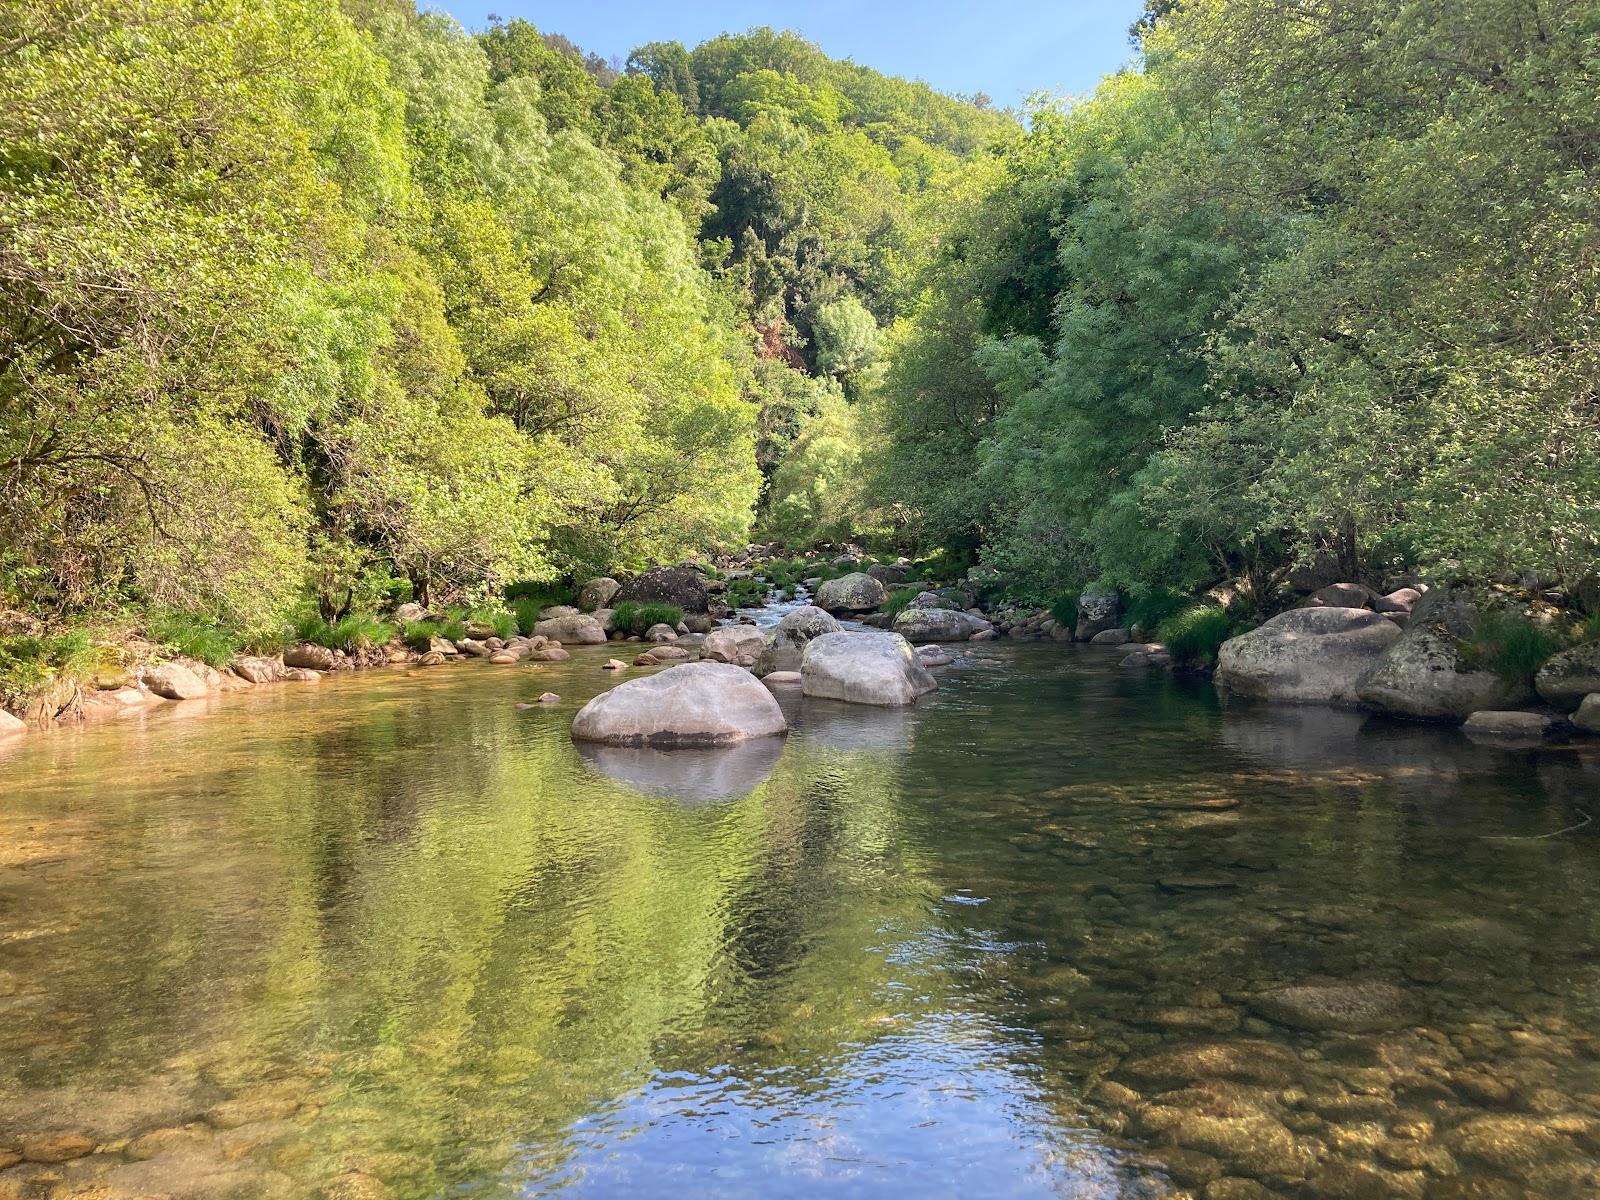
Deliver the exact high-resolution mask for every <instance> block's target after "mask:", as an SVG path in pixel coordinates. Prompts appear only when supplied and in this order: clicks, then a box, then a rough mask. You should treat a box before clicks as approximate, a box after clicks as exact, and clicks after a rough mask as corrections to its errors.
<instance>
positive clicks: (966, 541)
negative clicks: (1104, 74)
mask: <svg viewBox="0 0 1600 1200" xmlns="http://www.w3.org/2000/svg"><path fill="white" fill-rule="evenodd" d="M1132 36H1133V39H1134V43H1135V44H1134V46H1133V47H1132V48H1131V49H1130V56H1131V60H1132V65H1131V66H1129V67H1128V68H1127V69H1125V70H1123V71H1121V72H1120V73H1118V74H1115V75H1113V76H1110V77H1108V78H1107V79H1106V80H1105V81H1104V82H1103V83H1102V84H1101V86H1100V87H1099V88H1098V89H1097V90H1096V91H1095V92H1094V93H1093V94H1092V95H1091V96H1088V97H1083V98H1078V99H1074V100H1070V101H1067V100H1059V99H1043V98H1042V99H1040V100H1039V101H1037V102H1036V103H1034V104H1033V105H1031V106H1030V108H1029V110H1028V111H1027V112H1026V113H1023V114H1014V113H1010V112H999V111H995V110H993V109H992V108H991V106H990V105H989V103H988V102H987V100H986V99H985V98H984V97H981V96H979V97H972V98H964V97H950V96H945V95H942V94H940V93H938V92H936V91H934V90H932V89H930V88H929V87H927V86H924V85H922V84H918V83H911V82H906V81H903V80H899V79H893V78H889V77H886V76H884V75H882V74H879V73H877V72H875V71H872V70H870V69H868V68H866V67H864V66H859V65H856V64H854V63H851V62H848V61H839V60H834V59H830V58H828V57H827V56H825V55H824V54H823V53H822V52H821V51H820V50H819V49H818V48H817V47H815V46H813V45H811V44H809V43H808V42H806V41H805V40H804V39H802V38H800V37H798V36H796V35H793V34H788V33H778V32H774V31H772V30H768V29H756V30H752V31H750V32H748V33H745V34H742V35H727V36H722V37H719V38H716V39H713V40H711V41H708V42H706V43H704V44H702V45H700V46H698V47H696V48H694V49H692V50H691V49H688V48H686V47H684V46H682V45H680V44H678V43H656V44H652V45H648V46H643V47H640V48H638V49H636V50H635V51H634V52H633V53H632V54H631V55H630V56H629V58H628V59H627V61H626V63H625V64H616V65H613V64H608V63H606V62H604V61H602V60H601V59H599V58H598V57H596V56H594V55H592V54H586V53H585V52H584V51H583V50H582V49H581V48H579V47H576V46H574V45H572V44H571V43H570V42H569V41H567V40H566V39H565V38H563V37H561V36H560V35H559V32H558V31H553V30H550V31H543V30H538V29H536V28H534V27H533V26H531V25H529V24H527V23H525V22H522V21H512V22H496V23H495V24H494V25H493V26H491V27H490V28H489V29H487V30H486V31H483V32H480V33H477V34H470V33H468V32H466V31H463V30H462V29H461V28H460V27H458V26H457V25H456V24H455V23H454V22H452V21H451V20H449V19H448V18H446V17H443V16H441V15H437V14H430V13H419V12H418V11H417V10H416V9H415V8H414V6H413V5H412V3H411V0H346V3H345V4H344V5H343V8H342V10H341V9H339V8H336V7H330V6H327V5H316V4H311V3H309V2H307V0H252V2H251V3H245V2H244V0H206V2H205V3H200V4H195V3H180V2H179V0H59V2H54V3H49V4H44V3H39V2H37V0H4V2H3V3H0V329H3V333H0V354H3V360H0V530H3V534H4V536H3V539H0V592H3V593H4V596H3V601H4V606H5V607H6V608H7V609H9V610H11V612H12V617H13V618H16V622H22V621H23V617H24V616H25V617H26V618H27V620H28V621H32V622H33V623H34V624H33V625H31V626H27V628H37V624H38V621H39V620H40V619H43V620H44V621H46V622H48V623H50V624H51V626H52V627H53V628H59V627H62V626H63V625H71V624H73V623H74V622H82V621H88V622H91V623H93V622H100V623H101V625H102V627H103V626H104V625H105V623H106V622H108V621H110V622H112V623H115V622H118V621H120V622H121V623H122V625H123V626H124V627H137V626H138V625H139V623H140V622H145V623H157V624H159V622H161V621H163V620H165V621H168V622H170V621H172V620H174V619H181V620H186V621H191V622H194V621H198V622H202V623H205V624H207V625H210V626H215V627H217V628H224V629H227V630H230V631H233V633H234V634H235V635H236V636H238V637H240V638H244V639H247V640H248V639H249V638H251V637H256V636H259V637H263V638H269V639H270V638H271V637H272V636H274V631H281V630H282V628H283V627H284V624H285V622H286V621H291V620H293V619H294V615H295V614H296V613H300V612H305V611H308V610H314V611H316V612H318V613H320V614H321V616H322V617H323V618H325V619H334V618H337V617H340V616H343V615H345V614H348V613H351V612H364V611H376V610H379V609H381V608H383V607H385V606H387V605H391V604H393V603H394V602H395V600H396V599H398V598H402V597H403V598H408V599H410V598H415V599H417V600H421V601H424V602H428V601H435V600H439V599H448V598H451V597H462V596H465V597H469V598H470V597H472V596H475V595H476V596H487V595H490V594H496V593H498V592H500V591H501V589H503V588H504V587H505V586H507V585H508V584H512V583H514V582H515V581H519V580H520V581H558V580H562V579H571V578H582V577H584V576H585V575H587V574H592V573H595V572H598V571H614V572H626V571H629V570H634V569H638V568H640V567H642V566H644V565H645V564H647V563H650V562H664V561H672V560H676V559H678V558H681V557H684V556H688V555H693V554H705V553H710V552H715V551H717V550H720V549H726V548H730V547H734V546H737V545H740V544H742V543H743V542H744V541H745V540H746V539H747V538H749V537H751V536H757V537H761V538H770V539H775V540H778V541H781V542H783V543H784V544H785V545H786V546H789V547H791V548H795V549H803V548H806V547H809V546H812V545H816V544H818V543H821V542H826V541H843V540H846V539H850V538H857V539H862V540H864V541H866V542H867V543H868V544H871V545H874V546H877V547H880V548H884V549H894V550H901V551H907V552H917V553H924V554H931V553H935V552H943V559H942V561H943V562H945V563H953V564H957V565H958V566H959V567H960V568H961V569H965V568H966V567H972V566H976V567H979V568H980V569H982V570H983V571H986V572H988V574H989V577H991V578H993V579H996V580H998V581H1000V582H999V584H998V585H997V586H1000V587H1003V588H1004V589H1006V590H1007V591H1008V592H1009V593H1010V594H1013V595H1015V596H1016V597H1018V598H1019V599H1026V600H1028V601H1030V602H1036V603H1048V602H1049V601H1050V600H1051V599H1052V598H1053V597H1055V596H1058V595H1062V594H1068V593H1074V592H1075V590H1076V589H1078V588H1080V587H1082V586H1083V585H1085V584H1088V583H1095V582H1098V583H1103V584H1106V585H1109V586H1115V587H1119V588H1122V589H1125V590H1127V591H1130V592H1132V593H1134V594H1143V593H1150V594H1154V593H1161V594H1166V595H1174V596H1179V595H1185V594H1196V593H1198V592H1200V591H1203V590H1204V589H1206V588H1207V587H1210V586H1212V585H1214V584H1217V583H1219V582H1221V581H1230V580H1231V581H1233V582H1234V584H1235V585H1236V587H1237V588H1238V589H1239V590H1240V592H1241V593H1242V594H1244V595H1247V596H1250V597H1254V598H1255V599H1254V602H1255V603H1256V604H1257V605H1266V604H1269V603H1270V599H1269V598H1270V596H1271V595H1272V593H1273V589H1274V588H1276V587H1277V586H1279V584H1280V583H1281V582H1282V581H1283V579H1284V578H1286V577H1287V576H1288V574H1289V573H1290V572H1291V571H1292V570H1294V569H1295V568H1296V567H1305V566H1308V565H1315V564H1318V563H1331V564H1334V566H1336V567H1337V569H1338V571H1339V572H1340V573H1342V574H1343V575H1346V576H1348V577H1351V578H1355V577H1358V576H1362V575H1366V576H1371V577H1374V578H1381V577H1382V576H1384V575H1385V574H1395V573H1403V572H1413V571H1420V572H1423V573H1431V574H1435V575H1479V576H1505V575H1511V576H1533V577H1536V578H1537V579H1539V580H1540V581H1541V582H1542V585H1543V586H1547V587H1550V588H1558V589H1562V590H1564V591H1566V592H1567V593H1568V594H1570V595H1573V596H1579V595H1581V594H1582V593H1583V592H1584V589H1585V588H1586V587H1591V586H1592V583H1593V580H1594V579H1595V576H1596V571H1597V568H1600V503H1597V502H1596V497H1597V495H1600V437H1597V433H1600V336H1597V335H1600V329H1597V324H1600V238H1597V235H1596V234H1597V222H1596V218H1597V214H1600V191H1597V187H1596V157H1597V155H1600V7H1597V6H1596V5H1595V4H1594V3H1593V2H1592V0H1452V2H1451V3H1448V4H1445V3H1437V4H1435V3H1421V4H1406V5H1388V4H1379V3H1360V4H1325V3H1322V2H1321V0H1291V2H1288V3H1285V0H1193V2H1191V3H1187V4H1184V3H1179V4H1173V3H1171V2H1170V0H1168V2H1152V3H1151V4H1150V5H1149V8H1148V11H1147V12H1146V14H1145V16H1144V18H1142V19H1141V21H1140V22H1139V23H1138V24H1137V25H1136V26H1135V27H1134V29H1133V31H1132ZM8 619H9V618H8ZM16 622H14V623H16ZM25 624H26V623H25V622H23V624H19V625H18V628H22V627H24V625H25ZM0 632H4V631H0Z"/></svg>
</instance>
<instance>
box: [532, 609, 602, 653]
mask: <svg viewBox="0 0 1600 1200" xmlns="http://www.w3.org/2000/svg"><path fill="white" fill-rule="evenodd" d="M533 636H534V637H543V638H549V639H550V640H551V641H553V642H560V643H561V644H562V645H563V646H603V645H605V642H606V631H605V626H603V625H602V624H601V623H600V622H599V621H597V620H595V619H594V618H593V617H591V616H588V615H587V614H584V613H578V614H576V615H574V616H570V617H551V618H549V619H548V620H544V621H540V622H539V623H538V624H536V625H535V626H534V627H533Z"/></svg>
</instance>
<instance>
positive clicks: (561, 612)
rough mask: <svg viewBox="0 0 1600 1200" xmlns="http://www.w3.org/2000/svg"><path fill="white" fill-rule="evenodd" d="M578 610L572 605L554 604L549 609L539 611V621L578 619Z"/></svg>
mask: <svg viewBox="0 0 1600 1200" xmlns="http://www.w3.org/2000/svg"><path fill="white" fill-rule="evenodd" d="M578 615H579V613H578V610H577V609H576V608H574V607H573V606H572V605H570V604H552V605H551V606H550V607H549V608H541V609H540V610H539V620H541V621H556V620H559V619H560V618H562V617H576V616H578Z"/></svg>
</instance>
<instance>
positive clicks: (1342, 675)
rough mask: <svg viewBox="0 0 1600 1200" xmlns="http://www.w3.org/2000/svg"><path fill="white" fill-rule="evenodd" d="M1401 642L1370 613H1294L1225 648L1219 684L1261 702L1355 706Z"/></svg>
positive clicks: (1219, 665)
mask: <svg viewBox="0 0 1600 1200" xmlns="http://www.w3.org/2000/svg"><path fill="white" fill-rule="evenodd" d="M1400 637H1401V633H1400V630H1399V629H1398V628H1397V627H1396V626H1395V625H1394V623H1393V622H1391V621H1388V620H1386V619H1384V618H1383V617H1381V616H1379V615H1378V614H1377V613H1373V612H1367V611H1366V610H1364V609H1355V608H1296V609H1291V610H1289V611H1288V612H1285V613H1279V614H1278V615H1277V616H1275V617H1273V618H1272V620H1270V621H1268V622H1267V623H1266V624H1265V625H1262V626H1261V627H1260V628H1259V629H1253V630H1251V631H1250V632H1249V633H1245V634H1241V635H1240V636H1239V637H1236V638H1229V639H1228V640H1227V641H1226V642H1224V643H1223V644H1222V649H1221V651H1220V652H1219V653H1218V655H1217V682H1218V683H1219V684H1221V685H1223V686H1224V687H1226V688H1227V689H1228V690H1229V691H1231V692H1234V693H1235V694H1237V695H1240V696H1248V697H1252V698H1255V699H1259V700H1273V701H1279V702H1287V703H1291V704H1354V703H1355V702H1356V698H1357V687H1358V684H1359V683H1360V681H1361V680H1362V679H1363V678H1364V677H1365V676H1366V675H1367V673H1368V672H1370V671H1371V670H1372V669H1373V668H1374V667H1375V666H1376V665H1377V664H1378V663H1379V662H1381V661H1382V660H1383V656H1384V655H1385V653H1387V652H1388V651H1389V650H1390V649H1391V648H1392V647H1393V646H1394V645H1395V643H1396V642H1398V641H1399V640H1400Z"/></svg>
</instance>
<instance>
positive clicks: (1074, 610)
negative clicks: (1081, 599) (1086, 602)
mask: <svg viewBox="0 0 1600 1200" xmlns="http://www.w3.org/2000/svg"><path fill="white" fill-rule="evenodd" d="M1050 616H1051V618H1052V619H1053V620H1054V621H1055V623H1056V624H1057V625H1064V626H1065V627H1066V628H1068V629H1072V628H1075V627H1076V626H1077V624H1078V597H1077V596H1076V595H1071V596H1057V597H1056V598H1055V600H1053V601H1051V603H1050Z"/></svg>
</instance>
